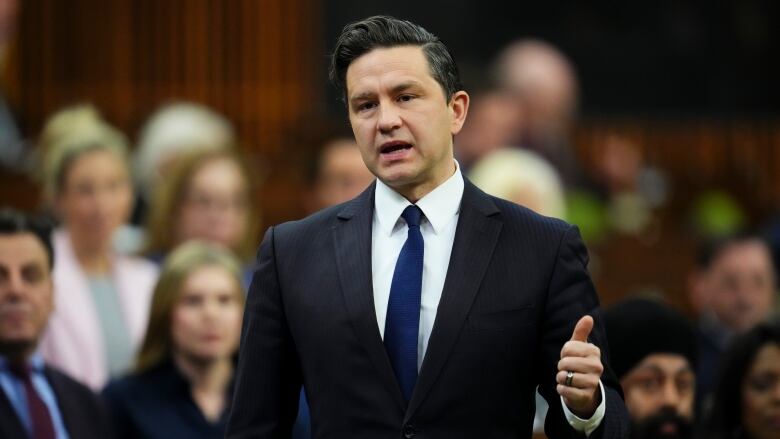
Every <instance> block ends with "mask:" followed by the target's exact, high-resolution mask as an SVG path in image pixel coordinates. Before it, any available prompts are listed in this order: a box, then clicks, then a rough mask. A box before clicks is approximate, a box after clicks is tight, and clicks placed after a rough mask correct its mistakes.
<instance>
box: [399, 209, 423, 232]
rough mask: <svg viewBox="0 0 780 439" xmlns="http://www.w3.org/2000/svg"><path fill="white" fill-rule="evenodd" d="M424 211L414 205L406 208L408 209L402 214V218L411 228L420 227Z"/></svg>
mask: <svg viewBox="0 0 780 439" xmlns="http://www.w3.org/2000/svg"><path fill="white" fill-rule="evenodd" d="M422 214H423V213H422V210H420V208H419V207H417V206H415V205H414V204H412V205H411V206H406V209H404V212H403V213H402V214H401V217H402V218H403V219H404V221H406V224H407V225H408V226H409V227H420V220H421V219H422Z"/></svg>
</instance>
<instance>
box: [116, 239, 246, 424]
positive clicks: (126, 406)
mask: <svg viewBox="0 0 780 439" xmlns="http://www.w3.org/2000/svg"><path fill="white" fill-rule="evenodd" d="M243 307H244V294H243V290H242V287H241V272H240V267H239V263H238V261H237V260H236V259H235V258H234V257H233V256H232V255H231V254H230V253H229V252H228V251H226V250H224V249H222V248H220V247H216V246H214V245H211V244H206V243H203V242H198V241H191V242H189V243H185V244H183V245H182V246H180V247H178V248H177V249H176V250H174V251H173V252H172V253H171V254H170V256H168V258H167V259H166V260H165V263H164V265H163V268H162V272H161V275H160V280H159V282H158V283H157V287H156V288H155V290H154V297H153V299H152V309H151V314H150V318H149V326H148V328H147V331H146V338H145V339H144V342H143V345H142V347H141V350H140V352H139V353H138V356H137V362H136V371H135V372H134V373H133V374H131V375H129V376H128V377H126V378H123V379H121V380H119V381H116V382H113V383H111V384H109V386H108V387H107V388H106V390H105V391H104V396H105V399H106V401H107V403H108V407H109V411H110V412H111V414H112V416H113V418H114V422H115V427H116V431H117V433H118V434H119V435H120V437H126V438H178V437H182V438H222V437H223V436H224V429H225V425H226V421H227V414H228V412H229V407H230V401H231V394H232V382H233V369H234V355H235V354H236V352H237V350H238V342H239V335H240V332H241V316H242V312H243Z"/></svg>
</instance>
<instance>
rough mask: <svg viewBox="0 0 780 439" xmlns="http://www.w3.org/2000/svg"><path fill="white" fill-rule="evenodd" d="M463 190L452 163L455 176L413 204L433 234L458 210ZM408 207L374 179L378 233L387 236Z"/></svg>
mask: <svg viewBox="0 0 780 439" xmlns="http://www.w3.org/2000/svg"><path fill="white" fill-rule="evenodd" d="M463 187H464V182H463V175H462V174H461V172H460V165H459V164H458V161H457V160H455V173H453V174H452V176H450V178H448V179H447V180H445V181H444V183H442V184H440V185H439V186H437V187H436V189H434V190H432V191H431V192H429V193H428V194H426V195H425V196H424V197H422V198H420V200H418V201H417V203H416V204H417V207H419V208H420V210H422V212H423V214H424V215H425V218H426V219H427V220H428V222H429V223H430V224H431V227H432V228H433V233H435V234H438V233H439V232H440V231H441V230H442V228H443V227H444V226H446V225H447V224H448V223H449V221H451V220H452V219H453V218H454V217H455V215H456V214H457V213H458V211H459V210H460V200H461V198H463ZM411 204H412V203H410V202H409V200H407V199H406V198H404V197H403V195H401V194H399V193H398V192H396V191H394V190H393V189H391V188H390V186H387V185H386V184H384V183H383V182H382V181H381V180H379V179H377V181H376V192H375V197H374V212H375V214H376V218H377V219H378V220H379V228H378V230H379V233H381V234H384V235H385V236H390V235H391V234H392V233H393V229H394V228H395V225H396V224H397V223H398V220H399V218H400V217H401V213H403V211H404V209H406V207H407V206H410V205H411Z"/></svg>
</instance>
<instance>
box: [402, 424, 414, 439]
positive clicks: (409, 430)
mask: <svg viewBox="0 0 780 439" xmlns="http://www.w3.org/2000/svg"><path fill="white" fill-rule="evenodd" d="M416 434H417V431H416V430H415V429H414V425H411V424H407V425H404V437H405V438H406V439H412V438H413V437H414V435H416Z"/></svg>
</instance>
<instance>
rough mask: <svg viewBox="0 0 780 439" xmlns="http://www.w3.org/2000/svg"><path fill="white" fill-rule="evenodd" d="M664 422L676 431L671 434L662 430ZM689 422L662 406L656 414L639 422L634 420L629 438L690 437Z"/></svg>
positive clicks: (666, 438) (672, 438) (661, 438)
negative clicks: (672, 426)
mask: <svg viewBox="0 0 780 439" xmlns="http://www.w3.org/2000/svg"><path fill="white" fill-rule="evenodd" d="M666 424H672V425H674V426H675V427H676V429H675V430H676V431H675V432H674V433H672V434H669V433H665V432H664V431H662V427H663V426H664V425H666ZM690 438H691V422H690V421H689V420H687V419H685V418H683V417H682V416H680V415H678V414H677V412H676V411H675V410H674V409H672V408H670V407H664V408H662V409H661V411H660V412H658V414H656V415H653V416H650V417H649V418H646V419H644V420H643V421H641V422H635V423H634V424H633V425H632V427H631V439H690Z"/></svg>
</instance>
